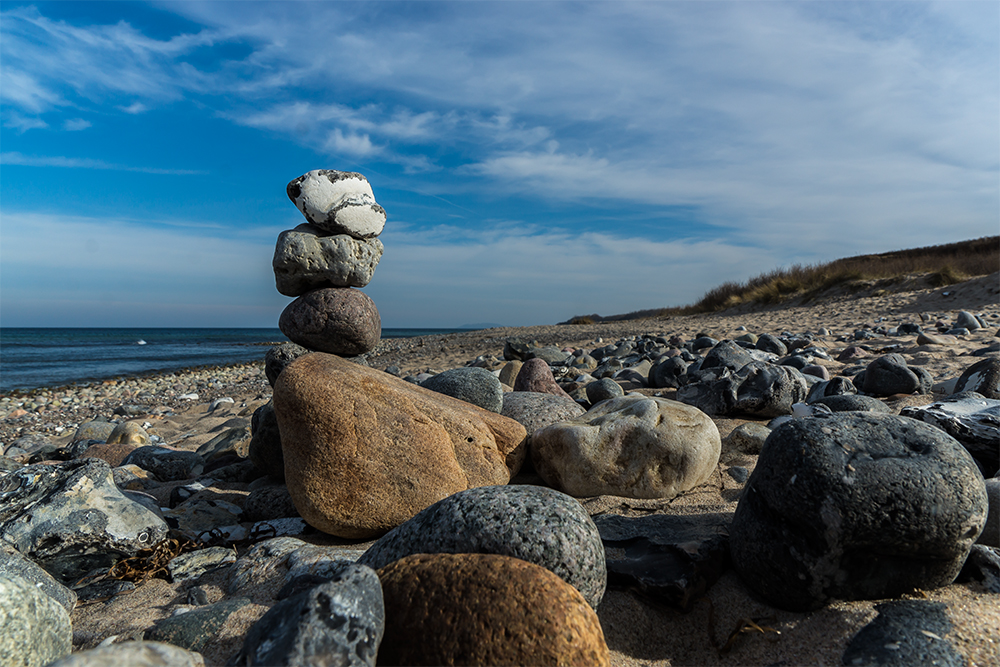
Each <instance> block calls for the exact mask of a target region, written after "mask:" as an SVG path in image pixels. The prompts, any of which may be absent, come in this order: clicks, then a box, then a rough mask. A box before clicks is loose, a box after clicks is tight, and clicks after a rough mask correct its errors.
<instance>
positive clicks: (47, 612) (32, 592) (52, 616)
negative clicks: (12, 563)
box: [0, 574, 73, 667]
mask: <svg viewBox="0 0 1000 667" xmlns="http://www.w3.org/2000/svg"><path fill="white" fill-rule="evenodd" d="M72 650H73V626H72V624H71V623H70V619H69V612H67V611H66V609H65V608H64V607H63V606H62V605H61V604H59V603H58V602H56V601H55V600H54V599H52V598H51V597H49V596H48V595H46V594H45V593H43V592H42V591H40V590H39V589H38V588H37V587H36V586H35V584H33V583H31V582H29V581H26V580H24V579H21V578H20V577H17V576H11V575H6V574H4V575H0V665H18V666H19V667H20V666H23V667H43V666H44V665H48V664H49V663H50V662H52V661H53V660H58V659H59V658H62V657H63V656H65V655H68V654H69V653H70V651H72Z"/></svg>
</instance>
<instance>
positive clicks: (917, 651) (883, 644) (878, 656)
mask: <svg viewBox="0 0 1000 667" xmlns="http://www.w3.org/2000/svg"><path fill="white" fill-rule="evenodd" d="M875 609H876V611H878V616H876V617H875V620H874V621H872V622H871V623H869V624H868V625H866V626H864V627H863V628H861V629H860V630H859V631H858V633H857V634H856V635H854V637H853V638H852V639H851V641H850V642H849V643H848V645H847V649H846V650H845V651H844V655H843V657H842V658H841V661H842V662H843V664H844V665H851V666H854V665H858V666H860V667H869V666H881V665H886V666H888V665H893V666H895V665H898V666H899V667H912V666H913V665H936V666H938V667H963V666H964V665H965V659H964V658H963V657H962V656H961V654H959V653H958V652H957V651H956V650H955V648H954V647H953V646H952V645H951V644H950V643H949V642H948V640H947V639H945V638H944V637H945V635H947V634H948V632H949V631H950V630H951V627H952V626H951V621H950V620H948V614H947V607H945V605H943V604H941V603H940V602H931V601H929V600H893V601H892V602H883V603H882V604H878V605H875ZM928 633H930V634H928Z"/></svg>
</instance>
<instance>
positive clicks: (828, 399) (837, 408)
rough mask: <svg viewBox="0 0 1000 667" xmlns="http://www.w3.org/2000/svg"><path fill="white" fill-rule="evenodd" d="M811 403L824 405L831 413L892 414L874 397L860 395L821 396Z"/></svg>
mask: <svg viewBox="0 0 1000 667" xmlns="http://www.w3.org/2000/svg"><path fill="white" fill-rule="evenodd" d="M811 403H817V404H819V405H825V406H826V407H828V408H830V410H832V411H833V412H884V413H886V414H889V413H891V412H892V408H890V407H889V406H888V405H886V404H885V403H883V402H882V401H880V400H878V399H877V398H875V397H874V396H861V395H860V394H841V395H835V396H823V397H822V398H817V399H815V400H814V401H811Z"/></svg>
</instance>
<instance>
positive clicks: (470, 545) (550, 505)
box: [358, 485, 607, 608]
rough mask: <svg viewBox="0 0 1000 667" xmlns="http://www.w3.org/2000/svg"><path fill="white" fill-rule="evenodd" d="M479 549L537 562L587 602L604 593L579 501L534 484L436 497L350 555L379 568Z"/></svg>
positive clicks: (597, 540) (599, 554) (599, 558)
mask: <svg viewBox="0 0 1000 667" xmlns="http://www.w3.org/2000/svg"><path fill="white" fill-rule="evenodd" d="M419 553H424V554H437V553H451V554H455V553H484V554H499V555H502V556H513V557H514V558H520V559H521V560H526V561H528V562H531V563H535V564H536V565H540V566H542V567H544V568H546V569H548V570H551V571H552V572H554V573H555V574H557V575H559V576H560V577H561V578H562V579H563V580H564V581H566V582H568V583H570V584H572V585H573V586H575V587H576V589H577V590H579V591H580V592H581V593H582V594H583V596H584V598H585V599H586V600H587V602H589V603H590V605H591V606H592V607H594V608H596V607H597V605H598V604H599V603H600V601H601V597H602V596H603V595H604V588H605V585H606V581H607V569H606V568H605V563H604V547H603V545H602V544H601V537H600V534H599V533H598V531H597V528H596V526H595V525H594V522H593V521H592V520H591V518H590V516H589V515H588V514H587V513H586V512H585V511H584V510H583V507H582V506H581V505H580V503H579V502H577V501H576V500H574V499H573V498H571V497H570V496H567V495H565V494H563V493H560V492H558V491H556V490H554V489H549V488H546V487H541V486H528V485H524V486H486V487H480V488H476V489H469V490H468V491H461V492H459V493H456V494H454V495H452V496H449V497H448V498H445V499H444V500H441V501H439V502H437V503H435V504H434V505H431V506H430V507H428V508H427V509H425V510H423V511H422V512H420V513H419V514H417V515H416V516H415V517H413V518H412V519H410V520H409V521H407V522H406V523H404V524H402V525H401V526H399V527H397V528H395V529H394V530H392V531H390V532H389V533H387V534H386V535H385V536H383V537H382V538H381V539H379V540H378V541H377V542H376V543H375V544H374V545H372V547H371V548H370V549H368V551H366V552H365V553H364V555H363V556H362V557H361V558H360V559H358V562H359V563H361V564H363V565H368V566H369V567H372V568H374V569H379V568H382V567H384V566H386V565H388V564H389V563H393V562H395V561H397V560H399V559H401V558H403V557H405V556H409V555H411V554H419Z"/></svg>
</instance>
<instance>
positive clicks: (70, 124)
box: [63, 118, 91, 132]
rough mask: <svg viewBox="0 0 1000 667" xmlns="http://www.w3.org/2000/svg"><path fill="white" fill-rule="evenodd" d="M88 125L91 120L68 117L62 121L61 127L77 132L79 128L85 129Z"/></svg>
mask: <svg viewBox="0 0 1000 667" xmlns="http://www.w3.org/2000/svg"><path fill="white" fill-rule="evenodd" d="M90 126H91V122H90V121H89V120H85V119H83V118H70V119H69V120H67V121H65V122H64V123H63V129H64V130H66V131H67V132H79V131H80V130H86V129H87V128H88V127H90Z"/></svg>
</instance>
